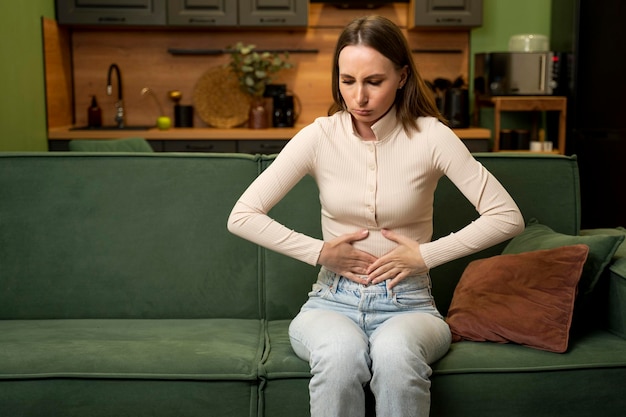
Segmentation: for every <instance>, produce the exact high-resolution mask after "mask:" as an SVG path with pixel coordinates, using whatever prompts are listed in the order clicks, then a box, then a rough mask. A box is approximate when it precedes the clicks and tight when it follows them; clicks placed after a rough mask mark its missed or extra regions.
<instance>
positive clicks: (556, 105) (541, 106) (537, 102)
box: [475, 96, 567, 154]
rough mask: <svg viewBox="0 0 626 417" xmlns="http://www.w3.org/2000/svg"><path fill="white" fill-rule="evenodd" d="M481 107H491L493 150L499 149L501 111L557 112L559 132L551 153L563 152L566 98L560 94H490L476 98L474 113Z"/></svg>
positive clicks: (477, 112) (478, 111)
mask: <svg viewBox="0 0 626 417" xmlns="http://www.w3.org/2000/svg"><path fill="white" fill-rule="evenodd" d="M481 107H493V108H494V113H493V125H494V126H493V129H494V132H493V139H494V140H493V151H494V152H497V151H500V150H501V149H500V131H501V130H502V129H501V122H500V116H501V112H503V111H533V112H546V111H557V112H559V134H558V139H557V143H556V144H555V148H554V150H553V152H552V153H558V154H565V132H566V124H565V123H566V120H567V98H566V97H561V96H490V97H477V98H476V110H475V111H476V114H477V115H478V114H479V113H480V108H481Z"/></svg>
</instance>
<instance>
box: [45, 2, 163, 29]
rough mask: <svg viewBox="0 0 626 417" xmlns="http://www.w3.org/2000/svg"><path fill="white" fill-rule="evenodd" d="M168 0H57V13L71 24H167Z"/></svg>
mask: <svg viewBox="0 0 626 417" xmlns="http://www.w3.org/2000/svg"><path fill="white" fill-rule="evenodd" d="M165 2H166V0H56V16H57V20H58V22H59V23H61V24H70V25H111V26H117V25H122V26H125V25H165V24H166V23H167V17H166V4H165Z"/></svg>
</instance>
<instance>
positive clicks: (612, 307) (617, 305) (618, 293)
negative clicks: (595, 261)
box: [609, 257, 626, 339]
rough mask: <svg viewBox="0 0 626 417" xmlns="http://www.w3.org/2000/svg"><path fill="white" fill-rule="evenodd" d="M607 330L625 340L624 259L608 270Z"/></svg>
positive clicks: (625, 277) (625, 261) (625, 291)
mask: <svg viewBox="0 0 626 417" xmlns="http://www.w3.org/2000/svg"><path fill="white" fill-rule="evenodd" d="M609 330H610V331H611V333H614V334H616V335H618V336H620V337H621V338H622V339H626V257H624V258H620V259H618V260H616V261H615V262H614V263H613V265H611V266H610V268H609Z"/></svg>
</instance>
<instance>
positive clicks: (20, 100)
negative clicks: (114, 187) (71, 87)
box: [0, 0, 54, 151]
mask: <svg viewBox="0 0 626 417" xmlns="http://www.w3.org/2000/svg"><path fill="white" fill-rule="evenodd" d="M42 16H46V17H52V18H54V0H27V1H24V0H21V1H16V0H2V1H1V2H0V151H45V150H47V149H48V145H47V136H46V103H45V88H44V64H43V48H42V32H41V17H42Z"/></svg>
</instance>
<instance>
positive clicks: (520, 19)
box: [469, 0, 552, 136]
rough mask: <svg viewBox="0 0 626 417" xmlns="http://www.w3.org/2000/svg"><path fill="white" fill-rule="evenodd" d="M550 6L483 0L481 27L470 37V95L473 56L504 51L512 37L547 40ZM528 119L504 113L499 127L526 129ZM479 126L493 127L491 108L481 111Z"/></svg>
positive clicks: (538, 0)
mask: <svg viewBox="0 0 626 417" xmlns="http://www.w3.org/2000/svg"><path fill="white" fill-rule="evenodd" d="M551 7H552V1H551V0H524V1H520V0H483V25H482V26H481V27H479V28H476V29H473V30H472V34H471V37H470V51H471V54H472V55H471V57H470V68H469V69H470V92H471V94H473V86H472V82H471V80H473V79H474V54H476V53H479V52H506V51H507V50H508V49H509V38H510V37H511V36H512V35H518V34H522V33H538V34H541V35H546V36H548V37H549V36H550V20H551ZM472 107H473V106H472ZM472 111H474V109H472ZM531 117H532V115H531V114H530V112H518V113H514V112H506V113H503V114H502V119H501V122H502V128H509V129H510V128H524V127H526V128H528V127H529V126H530V124H531V123H532V119H531ZM543 123H545V121H544V122H543ZM479 124H480V126H483V127H486V128H490V129H492V128H493V110H492V109H486V108H483V109H482V111H481V112H480V123H479ZM492 133H493V132H492ZM492 136H493V135H492Z"/></svg>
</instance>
